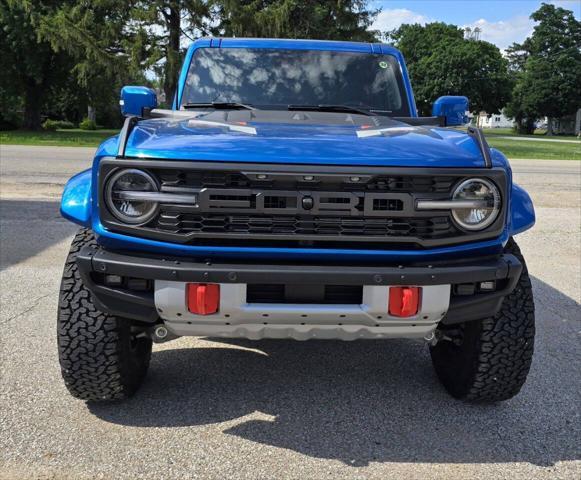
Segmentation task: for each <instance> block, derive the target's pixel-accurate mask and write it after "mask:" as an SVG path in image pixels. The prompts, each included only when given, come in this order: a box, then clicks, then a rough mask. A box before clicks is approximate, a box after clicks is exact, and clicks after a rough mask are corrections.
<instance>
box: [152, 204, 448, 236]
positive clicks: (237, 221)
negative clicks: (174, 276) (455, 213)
mask: <svg viewBox="0 0 581 480" xmlns="http://www.w3.org/2000/svg"><path fill="white" fill-rule="evenodd" d="M154 228H155V229H158V230H161V231H165V232H168V233H172V234H178V235H187V234H201V233H204V234H212V233H217V234H227V233H231V234H236V233H237V234H252V235H273V236H274V235H282V236H284V235H300V236H319V237H321V236H325V235H326V236H340V237H345V238H348V237H352V236H366V237H383V238H389V237H418V238H428V239H433V238H441V237H445V236H446V235H450V234H452V233H454V232H456V229H455V227H454V226H453V225H452V223H451V221H450V219H449V218H448V217H446V216H438V217H430V218H400V217H396V218H350V217H305V216H274V215H214V214H208V215H197V214H191V213H180V212H177V211H172V210H171V209H166V207H164V208H162V210H161V212H160V214H159V216H158V217H157V223H156V224H155V225H154Z"/></svg>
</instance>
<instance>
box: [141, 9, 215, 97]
mask: <svg viewBox="0 0 581 480" xmlns="http://www.w3.org/2000/svg"><path fill="white" fill-rule="evenodd" d="M211 6H212V2H211V1H209V0H137V1H135V2H134V5H133V8H132V10H131V16H132V18H133V21H134V22H135V24H136V25H137V32H136V34H137V36H139V38H140V39H141V42H140V43H141V46H142V51H141V52H140V54H141V57H140V60H143V61H144V62H145V67H146V68H151V69H153V70H154V71H155V72H156V74H157V75H158V76H159V77H160V78H161V83H162V85H163V90H164V94H165V99H166V102H168V103H171V101H172V100H173V97H174V94H175V91H176V89H177V83H178V76H179V72H180V66H181V64H182V60H183V58H184V52H185V50H184V49H182V48H181V39H182V38H183V37H186V38H189V39H190V40H193V39H194V38H196V37H199V36H201V35H207V34H208V33H211V32H213V31H214V30H215V28H214V27H212V11H211ZM137 53H139V52H134V54H137ZM134 58H135V56H134Z"/></svg>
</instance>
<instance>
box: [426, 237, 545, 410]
mask: <svg viewBox="0 0 581 480" xmlns="http://www.w3.org/2000/svg"><path fill="white" fill-rule="evenodd" d="M505 252H506V253H511V254H513V255H515V256H516V257H517V258H518V259H519V260H520V262H521V263H522V265H523V271H522V273H521V276H520V278H519V281H518V283H517V285H516V287H515V289H514V290H513V291H512V293H510V294H509V295H508V296H506V297H505V299H504V301H503V304H502V307H501V310H500V311H499V312H498V313H497V314H496V315H495V316H494V317H491V318H486V319H484V320H481V321H479V322H477V323H476V325H478V324H479V332H478V335H477V339H476V342H475V343H474V344H473V346H472V352H471V358H472V367H471V372H472V374H471V376H470V378H469V380H468V381H467V382H463V383H464V385H450V378H449V377H448V378H447V380H446V379H444V378H443V376H442V375H440V372H438V367H440V368H441V367H442V366H441V362H440V360H441V359H439V358H438V355H437V354H435V353H436V352H437V347H438V346H437V345H436V347H434V348H432V349H431V352H432V359H433V361H434V366H435V367H436V371H437V372H438V375H439V376H440V379H441V380H442V381H443V383H444V386H446V388H447V389H448V390H449V391H450V393H452V395H453V396H455V397H457V398H462V399H464V400H468V401H471V402H481V403H491V402H498V401H502V400H508V399H510V398H512V397H514V396H515V395H516V394H517V393H519V392H520V390H521V388H522V386H523V385H524V383H525V381H526V378H527V375H528V373H529V370H530V366H531V363H532V358H533V350H534V338H535V306H534V302H533V293H532V287H531V281H530V278H529V274H528V270H527V267H526V263H525V260H524V258H523V256H522V254H521V252H520V249H519V247H518V245H517V244H516V242H515V241H514V240H513V239H512V238H511V239H510V240H509V242H508V243H507V246H506V247H505ZM469 323H471V322H467V323H466V325H465V328H468V327H469V326H468V324H469ZM473 325H474V324H473ZM439 363H440V364H439ZM446 383H448V385H447V384H446Z"/></svg>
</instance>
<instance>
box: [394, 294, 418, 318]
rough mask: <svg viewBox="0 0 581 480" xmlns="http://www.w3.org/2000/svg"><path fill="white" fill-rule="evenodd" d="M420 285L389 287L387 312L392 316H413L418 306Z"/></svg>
mask: <svg viewBox="0 0 581 480" xmlns="http://www.w3.org/2000/svg"><path fill="white" fill-rule="evenodd" d="M421 293H422V288H421V287H391V288H390V289H389V314H390V315H391V316H393V317H413V316H414V315H416V314H417V313H418V310H419V306H420V295H421Z"/></svg>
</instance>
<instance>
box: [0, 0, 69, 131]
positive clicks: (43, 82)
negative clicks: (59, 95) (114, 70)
mask: <svg viewBox="0 0 581 480" xmlns="http://www.w3.org/2000/svg"><path fill="white" fill-rule="evenodd" d="M33 12H34V14H33ZM45 14H46V8H45V7H44V5H43V4H42V2H36V1H29V2H22V1H2V2H1V3H0V30H1V31H2V35H0V52H2V61H3V62H2V63H3V65H2V68H1V69H0V99H1V102H2V105H1V106H0V110H1V111H2V113H0V114H1V115H2V117H3V118H6V113H5V112H13V111H14V109H15V108H17V107H18V104H19V103H20V99H22V106H23V109H24V115H23V122H22V126H23V127H24V128H27V129H30V130H38V129H40V126H41V112H42V110H43V108H44V107H45V106H46V105H47V103H48V100H49V97H48V96H47V95H46V92H47V91H48V90H49V87H52V88H58V86H59V85H61V84H62V83H63V81H64V80H65V79H66V78H67V73H66V72H67V70H68V69H69V68H70V66H71V64H72V63H71V59H70V57H69V56H68V55H66V54H65V53H62V52H61V53H59V52H54V51H53V50H52V48H51V45H50V44H49V43H48V42H46V41H43V40H40V39H39V38H38V34H37V28H36V24H35V22H34V17H37V18H38V17H40V16H42V15H45ZM13 121H14V120H12V121H11V122H10V123H12V122H13Z"/></svg>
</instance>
